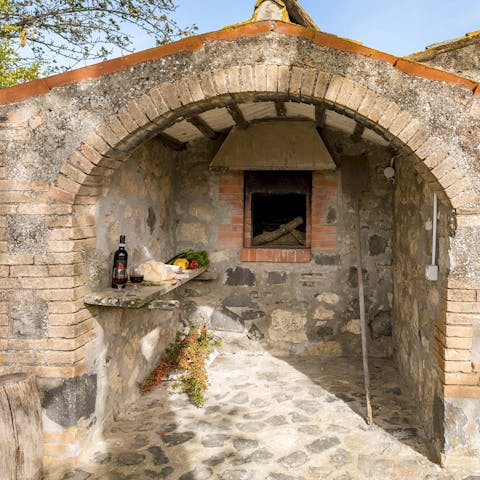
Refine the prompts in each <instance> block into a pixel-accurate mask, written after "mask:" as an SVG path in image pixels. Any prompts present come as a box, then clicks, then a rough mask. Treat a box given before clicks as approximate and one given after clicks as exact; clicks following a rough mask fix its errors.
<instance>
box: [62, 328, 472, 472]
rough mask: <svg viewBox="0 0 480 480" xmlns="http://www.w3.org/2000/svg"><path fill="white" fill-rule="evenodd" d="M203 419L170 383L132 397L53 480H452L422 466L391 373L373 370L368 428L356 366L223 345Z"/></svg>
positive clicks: (237, 340)
mask: <svg viewBox="0 0 480 480" xmlns="http://www.w3.org/2000/svg"><path fill="white" fill-rule="evenodd" d="M219 350H220V351H219V354H218V357H217V358H216V360H215V361H214V363H213V364H212V365H211V367H210V369H209V377H210V389H209V393H208V401H207V403H206V405H205V407H204V408H203V409H198V408H195V407H194V406H192V405H191V404H190V403H189V402H188V400H187V398H186V396H185V395H183V394H178V393H174V392H172V391H171V389H170V387H169V385H168V382H165V383H164V384H162V385H161V386H159V387H157V388H156V389H155V390H154V391H153V392H151V393H150V394H148V395H146V396H144V397H142V398H141V400H140V401H138V402H137V403H136V404H135V405H134V406H132V407H131V408H130V409H129V410H128V411H126V412H125V413H124V414H123V415H122V416H121V417H120V418H119V419H117V421H116V422H115V423H113V424H112V425H111V426H110V427H109V428H108V429H107V431H106V432H105V442H104V443H102V444H101V445H100V444H99V445H94V446H93V448H92V450H91V451H90V452H88V453H87V454H86V456H85V459H86V461H85V462H84V463H82V464H81V465H80V466H79V467H78V468H77V469H76V470H75V471H72V472H68V473H67V474H65V476H64V477H63V479H65V480H67V479H70V480H83V479H87V478H89V479H91V480H94V479H105V480H107V479H112V480H113V479H119V480H123V479H169V480H178V479H180V480H208V479H213V480H310V479H328V480H363V479H375V480H377V479H378V480H380V479H381V480H390V479H391V480H394V479H395V480H397V479H398V480H400V479H401V480H460V479H478V478H480V477H476V476H471V477H470V476H469V472H459V471H445V470H442V469H441V468H440V467H439V466H437V465H435V464H434V463H431V462H430V461H429V460H428V459H427V458H426V456H425V452H424V448H423V446H422V443H421V441H420V440H419V437H420V435H421V432H419V431H417V429H416V428H415V427H414V426H413V423H412V422H413V419H412V416H411V412H412V408H411V407H410V406H409V405H408V403H406V402H405V400H404V399H403V398H402V397H401V391H400V389H399V388H398V386H396V385H395V383H394V380H395V378H396V373H395V370H394V367H393V365H392V364H391V363H389V362H386V361H384V360H376V361H372V362H371V370H372V390H373V394H372V401H373V405H374V418H375V425H373V426H372V427H368V426H367V425H366V424H365V422H364V421H363V419H362V417H361V415H362V414H363V410H364V406H363V389H362V379H363V377H362V371H361V363H360V362H357V361H352V360H351V359H329V360H325V359H321V358H318V357H300V356H296V357H280V356H278V357H276V356H274V355H273V353H272V352H267V351H264V350H263V349H262V348H261V346H260V344H258V343H256V342H251V341H249V340H248V339H246V338H245V337H243V336H241V335H237V336H235V335H231V334H229V335H228V338H226V339H225V340H224V342H223V344H222V346H221V347H220V349H219Z"/></svg>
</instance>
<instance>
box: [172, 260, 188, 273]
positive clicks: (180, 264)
mask: <svg viewBox="0 0 480 480" xmlns="http://www.w3.org/2000/svg"><path fill="white" fill-rule="evenodd" d="M173 265H176V266H177V267H182V269H183V270H187V268H188V260H187V259H186V258H177V259H176V260H175V261H174V262H173Z"/></svg>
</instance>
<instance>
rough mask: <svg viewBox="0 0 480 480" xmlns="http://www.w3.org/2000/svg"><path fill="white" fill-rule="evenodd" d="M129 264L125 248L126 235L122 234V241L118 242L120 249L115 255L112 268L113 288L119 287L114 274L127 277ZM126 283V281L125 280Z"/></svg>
mask: <svg viewBox="0 0 480 480" xmlns="http://www.w3.org/2000/svg"><path fill="white" fill-rule="evenodd" d="M127 264H128V253H127V251H126V250H125V235H120V242H119V244H118V250H117V251H116V252H115V254H114V256H113V268H112V288H117V285H116V284H115V283H114V281H113V276H114V275H116V276H117V278H118V277H119V276H124V277H125V279H127ZM125 283H126V282H125Z"/></svg>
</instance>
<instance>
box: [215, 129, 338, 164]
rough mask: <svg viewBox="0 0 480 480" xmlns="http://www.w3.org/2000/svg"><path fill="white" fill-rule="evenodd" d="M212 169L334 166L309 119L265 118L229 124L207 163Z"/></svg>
mask: <svg viewBox="0 0 480 480" xmlns="http://www.w3.org/2000/svg"><path fill="white" fill-rule="evenodd" d="M210 168H211V169H212V170H335V163H334V161H333V159H332V157H331V155H330V153H329V151H328V150H327V147H326V146H325V144H324V143H323V141H322V139H321V138H320V135H319V134H318V132H317V130H316V128H315V123H314V122H309V121H278V120H272V121H266V122H260V123H253V124H250V125H249V126H248V127H247V128H240V127H233V128H232V130H231V131H230V133H229V134H228V136H227V138H226V140H225V141H224V142H223V145H222V146H221V147H220V150H219V151H218V153H217V154H216V155H215V157H214V159H213V160H212V162H211V164H210Z"/></svg>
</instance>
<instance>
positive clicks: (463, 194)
mask: <svg viewBox="0 0 480 480" xmlns="http://www.w3.org/2000/svg"><path fill="white" fill-rule="evenodd" d="M275 98H283V99H285V100H287V99H288V100H291V101H295V102H303V103H308V104H322V105H325V106H326V108H329V109H332V110H335V111H337V112H339V113H342V114H344V115H347V116H349V117H351V118H354V119H355V120H357V121H359V122H361V123H363V124H364V125H366V126H367V127H369V128H372V129H373V130H375V131H376V132H377V133H379V134H380V135H382V136H383V137H384V138H385V139H387V140H388V141H390V142H391V143H393V145H394V146H395V147H396V148H398V149H400V150H402V152H404V153H406V154H409V155H410V156H411V157H412V158H413V159H414V162H415V168H416V170H417V171H418V172H419V174H420V175H421V176H422V177H423V178H424V179H425V180H427V181H428V182H429V183H430V185H431V186H432V188H433V189H435V190H436V191H437V193H438V195H439V197H440V198H441V199H442V200H443V201H444V202H446V203H447V204H448V205H450V206H452V207H453V208H461V207H462V206H464V205H466V204H468V203H470V202H472V201H475V200H476V193H475V191H474V189H473V187H472V185H471V181H470V180H469V179H468V177H466V176H465V173H464V171H463V169H462V168H461V167H460V165H459V163H458V162H457V161H456V159H455V158H454V157H453V156H452V155H450V154H449V151H448V148H447V147H446V146H445V145H444V144H443V143H442V142H441V140H439V139H438V138H436V137H435V136H434V135H433V134H432V132H431V131H430V130H429V129H428V127H427V126H425V125H422V123H421V122H420V121H418V120H417V119H415V118H414V117H413V116H412V115H411V114H410V113H409V112H408V111H407V110H406V109H403V108H402V106H401V105H398V104H397V103H395V102H392V101H390V100H388V99H387V98H385V97H383V96H380V95H378V94H376V93H375V92H374V91H372V90H370V89H368V88H366V87H364V86H362V85H360V84H359V83H357V82H355V81H354V80H351V79H349V78H346V77H342V76H338V75H332V74H329V73H326V72H322V71H317V70H316V69H314V68H309V67H306V68H300V67H290V66H285V65H258V64H257V65H255V66H250V65H246V66H235V67H230V68H227V69H219V70H215V71H212V72H202V73H199V74H194V75H191V76H188V77H185V78H182V79H180V80H179V81H177V82H175V83H164V84H162V85H159V86H157V87H154V88H153V89H152V90H150V91H149V92H148V93H145V94H144V95H142V96H140V97H138V98H135V99H133V100H131V101H130V102H129V103H128V104H127V105H126V106H124V107H122V108H121V109H120V110H119V111H118V112H117V113H116V114H114V115H112V116H110V117H108V118H107V119H106V120H104V121H103V122H102V123H100V124H99V125H98V126H97V127H96V128H95V130H94V131H93V132H91V133H90V135H89V136H88V137H87V138H86V139H85V140H84V142H82V143H81V145H80V146H79V147H78V148H77V149H76V150H75V151H74V152H73V153H72V154H71V155H70V157H69V158H68V160H67V161H66V162H65V164H64V165H63V167H62V168H61V171H60V174H59V176H58V178H57V181H56V184H55V186H53V187H51V189H50V192H49V196H50V198H51V199H52V200H53V201H55V202H59V203H63V204H68V205H70V206H71V207H72V208H73V212H74V220H73V225H74V229H73V231H74V234H75V238H80V239H81V240H80V241H78V242H75V245H74V247H73V251H74V252H76V253H78V254H80V253H81V251H82V250H83V249H84V248H86V247H87V246H88V248H95V242H96V231H95V226H94V225H95V223H94V218H93V216H94V211H93V209H92V207H93V206H94V203H95V201H96V198H97V196H98V194H99V193H100V188H101V183H102V180H103V179H104V178H105V177H107V176H109V175H111V174H113V173H114V172H115V170H116V169H117V168H119V167H120V166H121V165H122V163H123V161H125V160H126V159H127V158H128V153H129V152H130V151H131V150H132V149H133V148H135V147H136V146H138V145H140V144H141V143H143V142H145V141H146V140H148V139H149V138H151V137H153V136H155V135H157V134H158V133H159V132H160V131H161V130H162V129H165V128H167V127H168V126H170V125H172V124H173V123H175V121H177V120H178V119H180V118H181V117H184V116H186V115H188V114H199V113H201V112H204V111H207V110H210V109H212V108H215V107H221V106H225V105H228V104H229V103H232V102H238V103H244V102H249V101H255V100H272V99H275ZM76 209H78V210H76ZM77 211H78V213H79V215H77V218H75V213H76V212H77ZM88 215H90V219H87V220H86V221H83V220H82V221H79V220H78V219H79V218H82V219H85V217H86V216H88ZM85 284H86V276H85V272H83V271H82V272H80V276H79V277H77V283H76V286H77V287H82V286H84V285H85ZM93 317H94V313H92V314H90V315H89V313H88V309H86V308H85V307H82V308H80V310H79V311H77V312H75V313H73V314H72V319H71V322H72V324H77V323H79V322H84V320H85V318H87V319H88V318H91V320H92V321H91V322H90V324H89V328H90V329H91V333H92V335H93V328H94V324H93ZM442 323H443V324H446V320H445V319H443V320H442ZM85 329H87V327H85ZM82 336H83V339H84V341H86V342H88V341H90V339H91V338H92V337H88V334H87V333H85V332H83V331H82ZM81 343H83V341H82V342H81Z"/></svg>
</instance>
